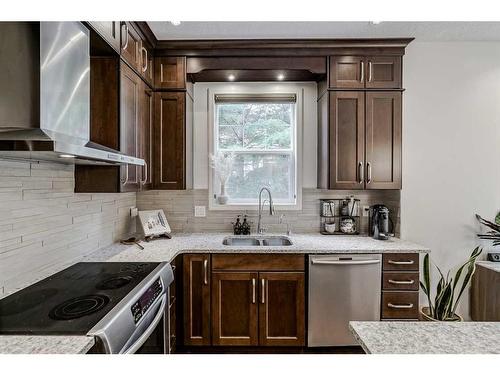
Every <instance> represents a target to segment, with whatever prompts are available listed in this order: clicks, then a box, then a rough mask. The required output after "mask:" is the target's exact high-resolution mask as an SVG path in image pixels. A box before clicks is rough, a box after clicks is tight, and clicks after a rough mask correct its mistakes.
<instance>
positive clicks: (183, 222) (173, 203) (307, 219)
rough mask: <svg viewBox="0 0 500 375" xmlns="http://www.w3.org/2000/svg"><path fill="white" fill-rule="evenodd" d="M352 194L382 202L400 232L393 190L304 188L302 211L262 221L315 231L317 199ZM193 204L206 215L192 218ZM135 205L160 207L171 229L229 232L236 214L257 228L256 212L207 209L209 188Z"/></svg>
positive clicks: (364, 223)
mask: <svg viewBox="0 0 500 375" xmlns="http://www.w3.org/2000/svg"><path fill="white" fill-rule="evenodd" d="M350 194H353V195H354V196H355V197H356V198H358V199H360V200H361V202H360V205H361V207H362V206H370V205H373V204H376V203H383V204H385V205H387V206H388V207H389V209H390V210H391V214H392V218H393V220H394V221H395V224H396V233H397V234H398V233H399V216H400V215H399V214H400V212H399V211H400V192H399V191H393V190H386V191H383V190H380V191H374V190H373V191H347V190H346V191H329V190H319V189H303V192H302V210H301V211H281V212H280V211H279V207H278V208H277V215H275V216H269V215H268V213H267V212H264V213H263V219H262V220H263V223H264V224H265V226H266V227H267V228H268V230H269V232H273V233H280V232H281V233H285V231H286V228H287V226H286V223H287V222H288V223H289V224H290V227H291V230H292V232H295V233H317V232H318V231H319V227H320V217H319V199H320V198H345V197H346V196H348V195H350ZM194 206H206V207H207V211H206V213H207V216H206V217H194ZM137 207H138V208H139V210H152V209H163V210H164V211H165V214H166V216H167V219H168V222H169V224H170V227H171V228H172V231H174V232H187V233H194V232H204V231H207V232H220V231H226V232H229V231H231V230H232V225H231V222H234V221H235V220H236V216H237V215H239V214H247V215H248V216H249V219H250V220H251V221H252V222H253V224H252V231H255V230H256V226H257V212H256V211H255V210H247V211H237V210H235V211H232V210H230V211H229V210H228V211H215V210H213V211H210V210H208V190H206V189H197V190H175V191H160V190H152V191H146V192H140V193H137ZM280 214H284V215H285V218H284V220H283V224H279V223H278V220H279V216H280ZM361 233H362V234H366V233H368V217H362V218H361Z"/></svg>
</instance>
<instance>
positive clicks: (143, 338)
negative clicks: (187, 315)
mask: <svg viewBox="0 0 500 375" xmlns="http://www.w3.org/2000/svg"><path fill="white" fill-rule="evenodd" d="M166 304H167V296H166V294H164V295H163V297H162V299H161V304H160V308H159V309H158V312H157V313H156V316H155V317H154V319H153V321H152V322H151V324H150V325H149V327H148V328H146V330H145V331H144V332H143V334H142V335H141V336H139V338H138V339H137V340H136V341H135V342H134V343H133V344H132V345H130V346H129V347H128V348H127V349H125V350H123V351H122V352H121V353H122V354H134V353H135V352H136V351H137V350H139V348H140V347H141V346H142V344H144V343H145V342H146V340H147V339H148V338H149V336H150V335H151V334H152V333H153V331H154V330H155V329H156V327H157V326H158V323H160V321H161V319H162V318H163V313H164V312H165V306H166Z"/></svg>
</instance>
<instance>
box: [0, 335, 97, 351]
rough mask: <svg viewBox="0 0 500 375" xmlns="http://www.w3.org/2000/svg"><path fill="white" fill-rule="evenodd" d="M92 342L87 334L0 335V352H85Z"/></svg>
mask: <svg viewBox="0 0 500 375" xmlns="http://www.w3.org/2000/svg"><path fill="white" fill-rule="evenodd" d="M94 342H95V341H94V338H93V337H88V336H1V335H0V354H85V353H87V352H88V351H89V349H90V348H92V346H94Z"/></svg>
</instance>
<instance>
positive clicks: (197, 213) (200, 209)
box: [194, 206, 207, 217]
mask: <svg viewBox="0 0 500 375" xmlns="http://www.w3.org/2000/svg"><path fill="white" fill-rule="evenodd" d="M206 216H207V210H206V206H194V217H206Z"/></svg>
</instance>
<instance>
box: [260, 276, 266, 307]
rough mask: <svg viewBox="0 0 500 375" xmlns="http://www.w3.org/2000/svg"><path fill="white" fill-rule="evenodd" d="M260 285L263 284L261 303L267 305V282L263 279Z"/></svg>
mask: <svg viewBox="0 0 500 375" xmlns="http://www.w3.org/2000/svg"><path fill="white" fill-rule="evenodd" d="M260 284H261V296H260V303H266V280H265V279H261V280H260Z"/></svg>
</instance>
